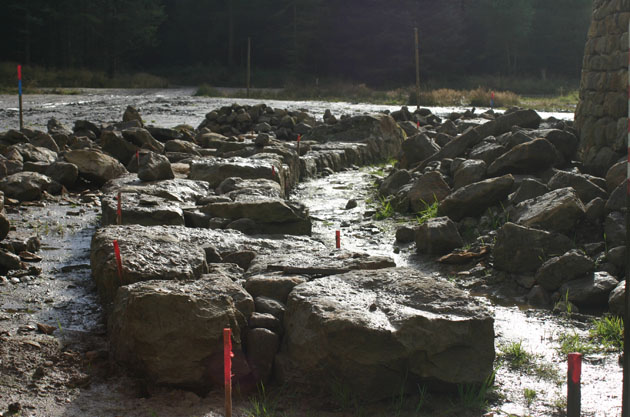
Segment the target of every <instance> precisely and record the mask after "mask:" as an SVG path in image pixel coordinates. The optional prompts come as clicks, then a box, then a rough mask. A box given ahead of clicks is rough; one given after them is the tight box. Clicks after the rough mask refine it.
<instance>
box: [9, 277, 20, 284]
mask: <svg viewBox="0 0 630 417" xmlns="http://www.w3.org/2000/svg"><path fill="white" fill-rule="evenodd" d="M11 283H12V284H19V283H20V279H19V278H16V277H13V278H11Z"/></svg>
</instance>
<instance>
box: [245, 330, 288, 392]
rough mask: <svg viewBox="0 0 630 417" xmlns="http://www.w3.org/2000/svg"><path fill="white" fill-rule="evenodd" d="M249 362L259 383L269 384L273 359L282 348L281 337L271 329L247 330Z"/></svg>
mask: <svg viewBox="0 0 630 417" xmlns="http://www.w3.org/2000/svg"><path fill="white" fill-rule="evenodd" d="M246 340H247V343H246V347H247V360H248V363H249V366H250V368H251V370H252V374H253V376H254V378H255V379H256V380H257V381H262V382H267V381H269V378H270V377H271V371H272V369H273V359H274V357H275V356H276V353H277V352H278V348H279V347H280V336H278V335H277V334H276V333H274V332H273V331H271V330H269V329H264V328H256V329H248V330H247V338H246Z"/></svg>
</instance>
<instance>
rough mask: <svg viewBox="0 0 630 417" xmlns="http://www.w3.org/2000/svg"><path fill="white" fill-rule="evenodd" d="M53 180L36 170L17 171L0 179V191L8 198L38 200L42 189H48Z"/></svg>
mask: <svg viewBox="0 0 630 417" xmlns="http://www.w3.org/2000/svg"><path fill="white" fill-rule="evenodd" d="M52 186H53V181H52V180H51V179H50V178H49V177H47V176H46V175H42V174H39V173H37V172H18V173H17V174H13V175H9V176H8V177H5V178H2V179H1V180H0V191H2V192H3V193H4V195H5V196H7V197H9V198H15V199H16V200H20V201H32V200H39V199H40V198H41V197H42V193H43V192H44V191H49V190H50V188H51V187H52Z"/></svg>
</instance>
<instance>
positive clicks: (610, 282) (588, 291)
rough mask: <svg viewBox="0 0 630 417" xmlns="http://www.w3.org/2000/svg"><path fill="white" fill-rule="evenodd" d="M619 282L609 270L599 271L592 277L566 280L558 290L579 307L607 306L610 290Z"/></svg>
mask: <svg viewBox="0 0 630 417" xmlns="http://www.w3.org/2000/svg"><path fill="white" fill-rule="evenodd" d="M618 283H619V281H617V278H615V277H613V276H612V275H610V274H609V273H608V272H605V271H598V272H595V273H593V274H592V276H590V277H587V278H582V279H576V280H573V281H569V282H565V283H564V284H563V285H562V286H561V287H560V289H559V290H558V291H559V292H560V295H561V296H562V297H567V298H568V299H569V301H571V302H572V303H574V304H575V305H577V306H578V307H606V306H608V297H609V296H610V292H611V291H612V290H613V289H615V287H616V286H617V284H618Z"/></svg>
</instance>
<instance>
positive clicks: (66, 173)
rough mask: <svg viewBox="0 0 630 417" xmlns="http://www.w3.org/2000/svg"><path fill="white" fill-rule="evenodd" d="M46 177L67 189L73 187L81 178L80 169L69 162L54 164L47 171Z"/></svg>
mask: <svg viewBox="0 0 630 417" xmlns="http://www.w3.org/2000/svg"><path fill="white" fill-rule="evenodd" d="M46 176H47V177H50V178H51V179H52V180H53V181H57V182H58V183H59V184H61V185H63V186H65V187H68V188H70V187H72V186H73V185H74V183H75V182H76V181H77V178H78V177H79V168H78V167H77V166H76V165H75V164H71V163H69V162H63V161H58V162H53V163H52V164H51V165H50V166H49V167H48V168H47V169H46Z"/></svg>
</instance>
